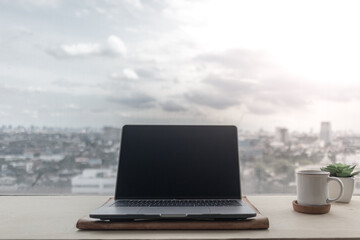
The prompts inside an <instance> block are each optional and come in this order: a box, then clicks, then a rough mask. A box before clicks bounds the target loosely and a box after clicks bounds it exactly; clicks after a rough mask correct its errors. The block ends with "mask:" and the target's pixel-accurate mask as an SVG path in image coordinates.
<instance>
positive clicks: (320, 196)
mask: <svg viewBox="0 0 360 240" xmlns="http://www.w3.org/2000/svg"><path fill="white" fill-rule="evenodd" d="M329 174H330V173H329V172H323V171H320V170H302V171H298V172H297V173H296V181H297V202H298V204H300V205H304V206H312V205H327V204H328V203H331V202H334V201H336V200H338V199H339V198H341V197H342V195H343V192H344V185H343V183H342V182H341V180H340V179H338V178H336V177H329ZM330 181H336V182H338V183H339V185H340V192H339V195H338V196H337V197H336V198H329V197H328V196H329V194H328V192H329V190H328V188H329V187H328V182H330Z"/></svg>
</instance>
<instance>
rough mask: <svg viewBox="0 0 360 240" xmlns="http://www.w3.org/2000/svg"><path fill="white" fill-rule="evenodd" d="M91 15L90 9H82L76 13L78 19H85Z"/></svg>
mask: <svg viewBox="0 0 360 240" xmlns="http://www.w3.org/2000/svg"><path fill="white" fill-rule="evenodd" d="M89 14H90V10H89V9H86V8H84V9H81V10H78V11H76V12H75V15H76V16H77V17H78V18H82V17H85V16H88V15H89Z"/></svg>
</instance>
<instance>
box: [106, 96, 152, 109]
mask: <svg viewBox="0 0 360 240" xmlns="http://www.w3.org/2000/svg"><path fill="white" fill-rule="evenodd" d="M108 100H109V101H111V102H115V103H119V104H121V105H124V106H127V107H130V108H153V107H155V103H156V99H155V98H153V97H152V96H150V95H148V94H146V93H141V92H132V93H130V94H128V96H124V97H110V98H108Z"/></svg>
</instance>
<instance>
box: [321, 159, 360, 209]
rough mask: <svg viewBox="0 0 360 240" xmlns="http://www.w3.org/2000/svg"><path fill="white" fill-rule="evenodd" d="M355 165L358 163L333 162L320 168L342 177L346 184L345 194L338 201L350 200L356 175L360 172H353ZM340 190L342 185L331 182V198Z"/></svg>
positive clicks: (345, 201)
mask: <svg viewBox="0 0 360 240" xmlns="http://www.w3.org/2000/svg"><path fill="white" fill-rule="evenodd" d="M355 167H356V165H354V166H350V165H346V164H342V163H333V164H330V165H328V166H326V167H322V168H320V169H321V171H326V172H329V173H330V176H331V177H337V178H340V180H341V181H342V182H343V184H344V194H343V196H342V197H341V198H340V199H339V200H337V201H336V202H343V203H348V202H350V200H351V197H352V194H353V191H354V185H355V179H354V176H355V175H357V174H359V173H360V171H357V172H353V171H354V169H355ZM339 191H340V187H339V186H338V184H332V182H330V183H329V197H330V198H334V197H336V196H337V195H338V194H339Z"/></svg>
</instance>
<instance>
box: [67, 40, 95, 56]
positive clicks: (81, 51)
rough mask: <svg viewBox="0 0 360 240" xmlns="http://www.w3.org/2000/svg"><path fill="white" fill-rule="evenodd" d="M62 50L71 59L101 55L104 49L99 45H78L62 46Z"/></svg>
mask: <svg viewBox="0 0 360 240" xmlns="http://www.w3.org/2000/svg"><path fill="white" fill-rule="evenodd" d="M61 50H62V51H63V52H64V54H65V55H68V56H70V57H75V56H87V55H93V54H94V55H95V54H101V52H102V49H101V46H100V44H98V43H78V44H72V45H62V46H61Z"/></svg>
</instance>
